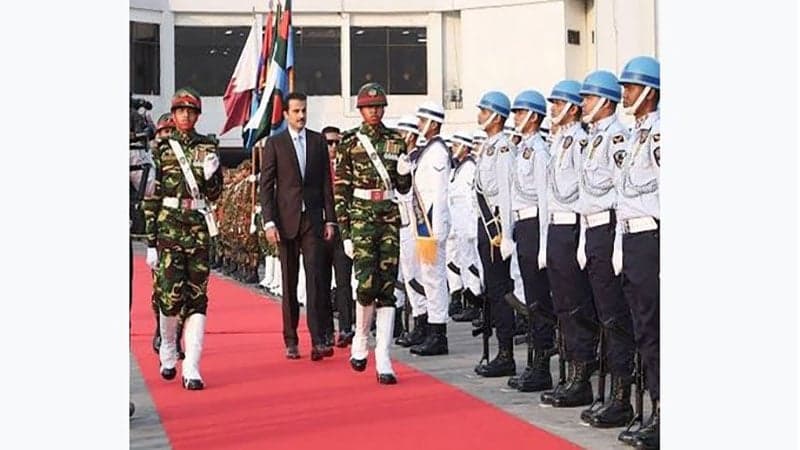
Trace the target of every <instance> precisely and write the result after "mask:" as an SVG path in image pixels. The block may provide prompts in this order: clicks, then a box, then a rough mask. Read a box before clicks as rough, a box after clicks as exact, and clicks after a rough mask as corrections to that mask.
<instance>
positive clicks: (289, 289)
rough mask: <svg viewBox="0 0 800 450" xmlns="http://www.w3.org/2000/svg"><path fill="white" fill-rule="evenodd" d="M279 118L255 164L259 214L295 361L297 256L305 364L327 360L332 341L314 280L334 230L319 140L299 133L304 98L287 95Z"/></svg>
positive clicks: (326, 307)
mask: <svg viewBox="0 0 800 450" xmlns="http://www.w3.org/2000/svg"><path fill="white" fill-rule="evenodd" d="M283 115H284V118H285V119H286V122H287V124H288V127H287V130H286V131H284V132H282V133H280V134H278V135H276V136H272V137H270V138H269V139H267V142H266V145H265V147H264V150H263V152H264V153H263V157H262V158H261V210H262V213H263V216H264V230H265V233H266V237H267V240H268V241H269V242H271V243H277V244H278V249H279V254H280V261H281V271H282V275H283V280H282V281H283V302H282V307H283V340H284V343H285V344H286V357H287V358H289V359H298V358H300V353H299V350H298V348H297V345H298V337H297V324H298V322H299V316H300V306H299V304H298V303H297V275H298V270H299V267H298V266H299V259H300V252H301V251H302V252H303V267H304V269H305V274H306V292H307V296H308V299H307V303H306V320H307V323H308V330H309V333H310V334H311V345H312V349H311V359H312V360H313V361H318V360H320V359H322V358H323V357H327V356H333V336H332V335H329V334H328V330H327V328H328V326H327V324H328V323H330V321H331V320H332V319H331V306H330V301H326V300H327V299H328V297H327V295H326V291H327V290H328V289H329V288H330V286H323V283H322V277H321V276H320V273H321V270H320V269H321V267H322V256H323V251H324V249H323V245H324V243H323V239H325V240H326V241H330V240H331V239H332V238H333V236H334V234H335V233H334V231H335V228H334V227H335V226H336V215H335V213H334V208H333V190H332V187H331V179H330V162H329V160H328V150H327V146H326V144H325V139H324V138H323V137H322V135H320V134H319V133H316V132H314V131H311V130H307V129H306V128H305V125H306V96H305V94H302V93H296V92H295V93H291V94H289V96H288V98H287V101H286V104H285V105H284V107H283ZM323 214H324V215H323ZM331 331H332V330H331Z"/></svg>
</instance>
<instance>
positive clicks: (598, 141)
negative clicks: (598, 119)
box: [592, 134, 603, 148]
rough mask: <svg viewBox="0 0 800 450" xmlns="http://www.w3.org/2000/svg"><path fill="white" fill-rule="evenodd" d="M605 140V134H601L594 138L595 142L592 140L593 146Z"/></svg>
mask: <svg viewBox="0 0 800 450" xmlns="http://www.w3.org/2000/svg"><path fill="white" fill-rule="evenodd" d="M602 142H603V135H602V134H599V135H597V137H596V138H594V142H592V148H596V147H597V146H598V145H600V144H601V143H602Z"/></svg>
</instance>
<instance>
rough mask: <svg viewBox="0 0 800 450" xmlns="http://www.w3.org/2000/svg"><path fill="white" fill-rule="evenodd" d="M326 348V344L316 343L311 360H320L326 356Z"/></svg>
mask: <svg viewBox="0 0 800 450" xmlns="http://www.w3.org/2000/svg"><path fill="white" fill-rule="evenodd" d="M325 349H326V347H325V346H324V345H315V346H314V347H312V348H311V360H312V361H319V360H321V359H322V358H323V357H324V356H325Z"/></svg>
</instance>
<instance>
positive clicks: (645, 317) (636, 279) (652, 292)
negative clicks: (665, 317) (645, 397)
mask: <svg viewBox="0 0 800 450" xmlns="http://www.w3.org/2000/svg"><path fill="white" fill-rule="evenodd" d="M659 257H660V250H659V231H658V230H653V231H643V232H640V233H632V234H631V233H628V234H624V235H623V236H622V291H623V292H624V294H625V299H626V300H627V301H628V305H630V308H631V312H632V313H633V323H634V332H635V333H636V347H637V348H638V350H639V353H640V354H641V355H642V362H643V363H644V368H645V372H646V374H647V390H648V391H649V392H650V397H651V398H652V399H654V400H657V399H658V398H659V389H658V387H659V301H660V290H659V281H660V275H659V271H660V263H659Z"/></svg>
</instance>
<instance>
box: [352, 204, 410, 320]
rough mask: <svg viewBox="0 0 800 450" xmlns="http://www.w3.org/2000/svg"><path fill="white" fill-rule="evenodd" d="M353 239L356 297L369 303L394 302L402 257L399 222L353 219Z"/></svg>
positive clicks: (364, 302)
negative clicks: (398, 269) (398, 268)
mask: <svg viewBox="0 0 800 450" xmlns="http://www.w3.org/2000/svg"><path fill="white" fill-rule="evenodd" d="M350 235H351V239H352V240H353V273H354V274H355V278H356V280H357V282H358V287H357V288H356V300H357V301H358V303H360V304H362V305H364V306H368V305H370V304H372V302H373V300H374V301H377V306H379V307H381V306H394V304H395V300H396V299H395V297H394V284H395V282H396V281H397V264H398V260H399V257H400V236H399V231H398V225H397V224H396V223H385V222H381V221H378V220H371V221H363V220H357V219H356V218H355V217H353V218H351V220H350Z"/></svg>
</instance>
